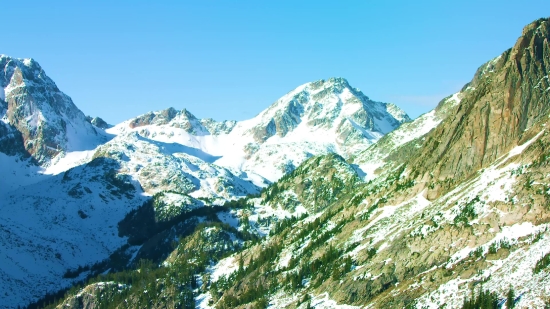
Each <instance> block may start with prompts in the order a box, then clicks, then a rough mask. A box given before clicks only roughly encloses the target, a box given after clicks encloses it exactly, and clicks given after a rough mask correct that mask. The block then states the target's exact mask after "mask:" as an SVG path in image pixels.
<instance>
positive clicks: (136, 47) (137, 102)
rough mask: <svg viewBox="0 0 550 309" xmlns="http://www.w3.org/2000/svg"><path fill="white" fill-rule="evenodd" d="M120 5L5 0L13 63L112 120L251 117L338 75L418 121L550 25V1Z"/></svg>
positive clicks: (6, 39) (6, 40) (90, 112)
mask: <svg viewBox="0 0 550 309" xmlns="http://www.w3.org/2000/svg"><path fill="white" fill-rule="evenodd" d="M113 2H115V1H89V2H87V3H85V2H84V1H25V2H15V1H11V2H9V3H3V4H2V5H3V8H2V11H3V14H2V24H3V40H2V41H3V42H4V43H3V44H2V48H1V49H0V53H3V54H7V55H9V56H12V57H17V58H29V57H32V58H34V59H36V60H37V61H38V62H39V63H40V64H41V65H42V67H43V68H44V70H45V71H46V73H47V74H48V75H49V76H50V77H51V78H52V79H54V81H55V82H56V83H57V85H58V86H59V88H60V89H61V90H62V91H64V92H65V93H67V94H68V95H70V96H71V97H72V98H73V101H74V102H75V104H76V105H77V106H78V107H79V108H80V109H82V110H83V111H84V113H85V114H87V115H92V116H100V117H102V118H104V119H105V120H107V121H108V122H110V123H118V122H120V121H123V120H126V119H129V118H132V117H135V116H137V115H139V114H142V113H145V112H147V111H150V110H160V109H165V108H168V107H170V106H172V107H175V108H177V109H182V108H187V109H188V110H189V111H191V112H192V113H193V114H195V115H196V116H197V117H200V118H205V117H211V118H214V119H216V120H224V119H234V120H242V119H247V118H251V117H253V116H255V115H256V114H257V113H259V112H260V111H261V110H263V109H265V108H266V107H268V106H269V105H270V104H271V103H272V102H274V101H275V100H276V99H278V98H279V97H281V96H282V95H284V94H285V93H287V92H288V91H290V90H292V89H294V88H295V87H297V86H299V85H301V84H303V83H306V82H309V81H314V80H319V79H327V78H330V77H335V76H338V77H345V78H347V79H348V81H349V82H350V84H351V85H352V86H354V87H357V88H360V89H361V90H362V91H363V92H364V93H365V94H366V95H367V96H369V97H370V98H371V99H373V100H377V101H384V102H393V103H395V104H397V105H399V106H400V107H401V108H403V109H404V110H405V111H406V112H407V113H409V115H410V116H411V117H417V116H418V115H420V114H422V113H424V112H427V111H429V110H430V109H432V108H433V107H434V106H435V105H436V104H437V102H438V101H439V100H440V99H442V98H443V97H445V96H447V95H449V94H452V93H454V92H456V91H458V90H459V89H460V88H461V87H462V86H463V85H464V84H465V83H466V82H468V81H469V80H470V79H471V78H472V76H473V74H474V73H475V70H476V69H477V67H479V66H480V65H481V64H483V63H484V62H486V61H488V60H489V59H491V58H493V57H495V56H497V55H499V54H500V53H501V52H503V51H504V50H506V49H507V48H510V47H512V45H513V44H514V43H515V41H516V39H517V38H518V37H519V36H520V34H521V30H522V28H523V26H525V25H526V24H528V23H530V22H531V21H533V20H535V19H537V18H540V17H546V16H548V15H550V3H548V1H547V0H544V1H542V0H532V1H529V4H521V5H519V4H518V3H519V2H517V1H492V0H491V1H489V0H487V1H483V0H477V1H453V2H451V1H392V0H386V1H367V0H365V1H320V0H317V1H285V0H279V1H116V4H113ZM153 2H156V3H153Z"/></svg>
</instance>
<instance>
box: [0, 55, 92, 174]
mask: <svg viewBox="0 0 550 309" xmlns="http://www.w3.org/2000/svg"><path fill="white" fill-rule="evenodd" d="M0 69H1V70H2V71H3V74H0V86H1V87H0V101H2V105H3V106H2V107H0V118H1V119H2V122H3V125H4V127H6V128H7V129H6V130H2V137H6V135H7V134H12V135H13V136H15V137H14V138H15V139H16V140H17V139H18V141H13V143H22V144H23V147H24V149H25V151H26V152H28V154H30V155H31V156H32V157H34V159H36V160H37V161H38V162H39V163H47V162H48V161H49V160H50V159H51V158H53V157H54V156H56V155H58V154H60V153H62V152H63V151H66V150H83V149H84V148H90V147H91V146H88V144H90V143H91V144H95V143H94V141H95V140H96V139H100V136H99V135H98V133H97V132H96V130H95V129H94V128H93V126H92V125H91V124H90V123H89V122H87V121H86V117H85V116H84V114H83V113H82V112H81V111H80V110H79V109H78V108H77V107H76V106H75V105H74V104H73V102H72V100H71V98H69V97H68V96H67V95H66V94H64V93H63V92H61V91H60V90H59V89H58V88H57V86H56V85H55V83H54V82H53V81H52V80H51V79H50V78H49V77H48V76H46V74H45V72H44V70H42V68H41V67H40V65H39V64H38V63H37V62H36V61H34V60H33V59H15V58H11V57H7V56H4V55H0ZM8 130H9V131H10V132H9V133H8V132H7V131H8ZM4 131H6V133H4ZM71 137H72V138H71ZM21 139H22V140H21ZM92 148H93V147H92Z"/></svg>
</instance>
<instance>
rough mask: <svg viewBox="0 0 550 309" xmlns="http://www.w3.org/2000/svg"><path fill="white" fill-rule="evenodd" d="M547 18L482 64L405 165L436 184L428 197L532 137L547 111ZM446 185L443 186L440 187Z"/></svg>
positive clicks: (549, 54)
mask: <svg viewBox="0 0 550 309" xmlns="http://www.w3.org/2000/svg"><path fill="white" fill-rule="evenodd" d="M549 33H550V21H549V19H540V20H537V21H536V22H534V23H532V24H530V25H528V26H527V27H525V29H524V30H523V33H522V36H521V37H520V38H519V39H518V41H517V43H516V44H515V46H514V47H513V48H512V49H509V50H507V51H506V52H504V53H503V54H502V55H500V56H499V57H497V58H495V59H493V60H491V61H489V62H487V63H486V64H484V65H483V66H481V67H480V68H479V69H478V71H477V73H476V75H475V77H474V79H473V80H472V82H471V83H469V84H468V85H466V86H465V89H464V91H463V95H464V97H463V99H462V100H461V102H460V105H459V106H458V108H457V109H456V110H455V111H454V113H453V114H451V115H450V116H449V117H448V118H447V119H446V120H445V121H444V122H443V123H442V124H441V125H440V126H438V127H437V128H436V129H435V130H434V131H433V132H431V133H430V134H429V135H428V136H427V137H426V139H425V142H424V143H423V145H422V150H421V151H420V152H419V153H418V154H417V155H416V156H415V158H412V159H411V160H409V162H408V163H407V165H408V166H414V169H415V170H416V171H417V172H418V173H419V174H420V175H422V180H423V181H424V182H426V183H428V182H431V183H434V184H435V189H434V190H433V191H432V192H431V193H430V196H432V197H435V196H438V195H439V194H440V191H441V189H443V190H444V191H445V190H446V189H448V188H449V187H450V186H451V184H452V183H455V184H456V183H458V182H460V181H461V180H464V179H465V178H467V177H469V176H471V175H472V174H473V173H475V172H476V171H477V170H478V169H480V168H483V167H486V166H488V165H489V164H491V163H492V162H493V161H495V160H496V159H497V158H499V157H500V156H502V155H503V154H505V153H507V152H508V151H509V150H510V149H511V148H512V147H514V146H516V145H518V144H521V143H522V142H524V141H525V140H526V139H529V138H530V137H532V136H531V135H530V131H529V129H530V128H531V127H533V125H534V124H536V123H538V122H540V121H541V120H543V119H546V118H547V117H548V113H549V110H550V90H549V89H550V88H549V86H550V84H549V80H548V71H549V70H550V47H549V43H548V40H549V38H550V36H549ZM438 182H446V183H447V185H445V186H442V185H439V184H438Z"/></svg>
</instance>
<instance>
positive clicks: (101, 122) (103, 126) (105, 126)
mask: <svg viewBox="0 0 550 309" xmlns="http://www.w3.org/2000/svg"><path fill="white" fill-rule="evenodd" d="M86 119H87V120H88V121H89V122H90V123H91V124H93V125H94V126H95V127H97V128H100V129H109V128H111V127H112V125H110V124H108V123H107V122H106V121H105V120H103V119H101V118H100V117H94V118H92V117H90V116H87V117H86Z"/></svg>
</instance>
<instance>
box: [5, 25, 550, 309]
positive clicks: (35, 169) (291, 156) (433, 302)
mask: <svg viewBox="0 0 550 309" xmlns="http://www.w3.org/2000/svg"><path fill="white" fill-rule="evenodd" d="M549 39H550V19H540V20H537V21H535V22H533V23H531V24H529V25H527V26H526V27H525V28H524V30H523V32H522V34H521V36H520V37H519V39H518V40H517V42H516V44H515V45H514V46H513V47H512V48H511V49H509V50H507V51H504V52H503V53H502V54H501V55H500V56H498V57H496V58H494V59H492V60H490V61H488V62H487V63H485V64H483V65H482V66H481V67H480V68H479V69H478V70H477V72H475V74H474V76H473V79H472V81H471V82H470V83H468V84H466V85H465V86H464V87H463V88H462V90H461V91H459V92H458V93H455V94H451V95H449V96H448V97H446V98H443V99H442V100H441V102H440V103H439V104H438V106H437V107H436V108H435V109H434V110H432V111H430V112H428V113H426V114H424V115H422V116H420V117H419V118H417V119H415V120H411V119H409V117H408V116H407V115H406V114H405V113H404V112H403V111H402V110H400V109H399V108H398V107H397V106H395V105H393V104H389V103H381V102H376V101H372V100H371V99H369V98H368V97H367V96H366V95H364V94H363V93H362V92H361V91H359V90H358V89H356V88H353V87H351V86H350V85H349V83H348V82H347V81H346V80H345V79H343V78H330V79H328V80H319V81H316V82H311V83H306V84H304V85H301V86H299V87H297V88H296V89H294V90H292V91H290V92H289V93H287V94H286V95H284V96H283V97H281V98H280V99H279V100H277V101H276V102H274V103H273V104H272V105H271V106H269V107H268V108H267V109H265V110H264V111H263V112H261V113H260V114H259V115H257V116H256V117H254V118H252V119H249V120H245V121H215V120H213V119H198V118H197V117H195V116H194V115H193V114H192V113H191V112H190V111H188V110H187V109H181V110H178V109H175V108H168V109H165V110H162V111H155V112H150V113H147V114H144V115H141V116H138V117H136V118H134V119H130V120H127V121H125V122H122V123H120V124H117V125H114V126H111V125H109V124H107V123H105V121H103V120H101V118H92V117H85V116H84V115H83V114H82V113H81V112H80V111H79V110H78V109H77V108H76V107H75V106H74V104H73V103H72V102H71V100H70V99H69V98H68V97H67V96H66V95H64V94H63V93H61V92H60V91H59V90H58V89H57V87H56V86H55V84H54V83H53V81H51V80H50V79H49V78H47V77H46V75H45V74H44V72H43V70H42V69H41V68H40V67H39V66H38V64H37V63H36V62H35V61H34V60H19V59H12V58H9V57H7V56H2V57H1V58H0V63H1V64H2V66H3V67H4V68H5V70H4V71H5V72H7V73H6V74H4V77H3V78H4V79H3V80H2V87H3V92H1V93H0V94H2V97H0V99H1V100H0V115H2V122H0V151H1V152H0V164H1V167H2V170H6V171H7V172H8V173H7V174H6V175H8V176H7V177H6V178H7V179H2V180H1V181H3V182H2V183H0V184H2V187H1V188H0V199H1V200H2V201H3V202H2V204H0V248H1V249H2V250H0V260H1V261H2V263H0V278H1V280H0V286H1V288H2V296H0V300H2V301H1V302H0V303H1V306H4V307H6V308H15V307H17V306H29V307H31V308H37V307H39V308H42V307H46V308H90V309H91V308H302V309H304V308H545V307H548V306H550V294H549V293H548V291H547V286H548V283H549V282H550V272H549V271H550V270H549V269H550V268H548V266H549V265H550V231H549V230H548V228H549V223H548V222H550V215H549V214H550V211H549V206H548V205H549V202H550V201H549V192H550V182H549V181H548V177H547V175H548V174H549V173H550V168H549V164H548V162H549V160H550V155H549V151H550V135H549V134H548V127H549V125H550V122H549V118H548V117H549V116H548V115H549V112H550V110H549V109H550V83H549V80H548V71H549V70H550V45H549V42H548V41H549ZM472 73H474V72H472Z"/></svg>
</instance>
